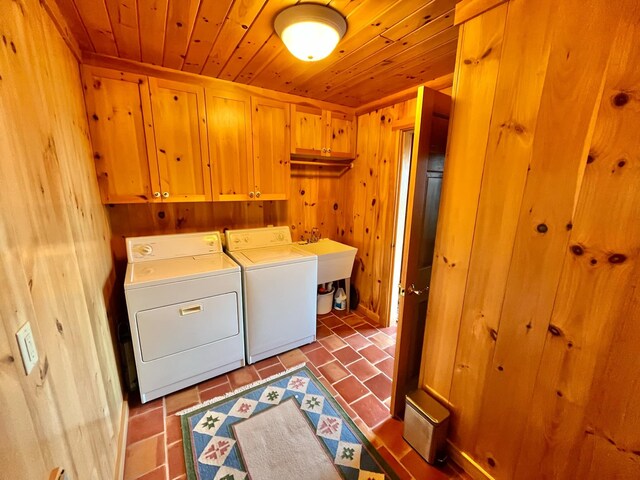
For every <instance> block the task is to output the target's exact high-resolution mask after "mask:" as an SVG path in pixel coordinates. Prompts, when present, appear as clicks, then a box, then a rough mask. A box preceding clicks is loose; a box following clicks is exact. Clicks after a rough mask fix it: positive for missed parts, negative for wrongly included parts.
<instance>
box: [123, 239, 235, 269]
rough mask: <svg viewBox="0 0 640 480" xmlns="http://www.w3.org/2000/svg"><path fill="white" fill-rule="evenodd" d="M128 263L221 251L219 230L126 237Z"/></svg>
mask: <svg viewBox="0 0 640 480" xmlns="http://www.w3.org/2000/svg"><path fill="white" fill-rule="evenodd" d="M126 243H127V260H128V261H129V263H136V262H144V261H148V260H161V259H166V258H177V257H188V256H195V255H207V254H210V253H220V252H222V242H221V236H220V232H202V233H180V234H176V235H154V236H150V237H131V238H127V240H126Z"/></svg>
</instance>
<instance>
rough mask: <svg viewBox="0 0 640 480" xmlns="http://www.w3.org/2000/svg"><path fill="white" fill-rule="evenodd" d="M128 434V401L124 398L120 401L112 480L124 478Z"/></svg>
mask: <svg viewBox="0 0 640 480" xmlns="http://www.w3.org/2000/svg"><path fill="white" fill-rule="evenodd" d="M128 433H129V400H128V399H127V397H126V394H125V398H124V400H122V409H121V410H120V432H119V433H118V444H117V446H116V468H115V469H114V479H115V480H122V479H123V478H124V459H125V455H126V451H127V434H128Z"/></svg>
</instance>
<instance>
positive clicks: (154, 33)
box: [138, 0, 169, 65]
mask: <svg viewBox="0 0 640 480" xmlns="http://www.w3.org/2000/svg"><path fill="white" fill-rule="evenodd" d="M168 5H169V0H138V24H139V25H140V31H141V32H144V34H143V35H140V55H141V57H142V61H143V62H146V63H151V64H153V65H162V58H163V56H164V36H165V30H164V29H165V24H166V22H167V8H168Z"/></svg>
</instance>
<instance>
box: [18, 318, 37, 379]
mask: <svg viewBox="0 0 640 480" xmlns="http://www.w3.org/2000/svg"><path fill="white" fill-rule="evenodd" d="M16 338H17V340H18V346H19V347H20V355H22V364H23V365H24V371H25V372H26V374H27V375H29V374H30V373H31V370H33V367H35V366H36V364H37V363H38V350H37V349H36V342H35V341H34V340H33V333H32V332H31V324H30V323H29V322H27V323H25V324H24V325H23V326H22V328H20V330H18V333H16Z"/></svg>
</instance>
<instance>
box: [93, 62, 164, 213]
mask: <svg viewBox="0 0 640 480" xmlns="http://www.w3.org/2000/svg"><path fill="white" fill-rule="evenodd" d="M83 80H84V84H85V95H86V101H87V113H88V116H89V130H90V132H91V142H92V145H93V156H94V158H95V163H96V173H97V175H98V183H99V185H100V194H101V196H102V202H103V203H141V202H153V201H160V198H156V197H154V192H157V194H158V197H159V191H160V180H159V177H158V164H157V162H156V156H155V155H156V151H155V145H154V137H153V125H152V120H151V104H150V100H149V85H148V82H147V77H144V76H141V75H134V74H130V73H122V72H119V71H116V70H108V69H105V68H98V67H90V66H84V67H83Z"/></svg>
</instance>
